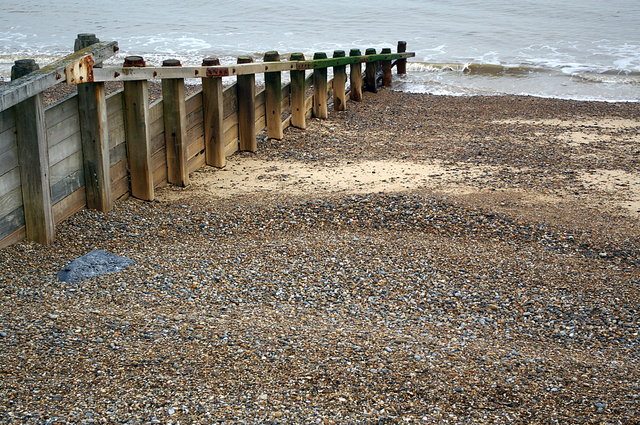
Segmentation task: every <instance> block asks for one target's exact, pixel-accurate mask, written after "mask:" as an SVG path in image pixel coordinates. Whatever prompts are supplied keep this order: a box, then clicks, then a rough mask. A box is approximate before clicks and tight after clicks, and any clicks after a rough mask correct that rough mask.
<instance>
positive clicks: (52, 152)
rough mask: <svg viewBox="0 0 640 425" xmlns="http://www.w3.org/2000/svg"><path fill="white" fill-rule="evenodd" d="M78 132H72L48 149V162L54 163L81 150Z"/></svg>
mask: <svg viewBox="0 0 640 425" xmlns="http://www.w3.org/2000/svg"><path fill="white" fill-rule="evenodd" d="M80 138H81V136H80V133H79V132H78V133H74V134H72V135H71V136H70V137H68V138H66V139H65V140H63V141H62V142H59V143H57V144H56V145H54V146H52V147H51V148H50V149H49V164H51V165H55V164H57V163H58V162H60V161H62V160H63V159H65V158H67V157H69V156H71V155H73V154H74V153H76V152H82V141H81V140H80Z"/></svg>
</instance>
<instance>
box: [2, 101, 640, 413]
mask: <svg viewBox="0 0 640 425" xmlns="http://www.w3.org/2000/svg"><path fill="white" fill-rule="evenodd" d="M639 135H640V106H639V104H638V103H605V102H580V101H569V100H559V99H543V98H535V97H524V96H477V97H447V96H431V95H425V94H408V93H400V92H394V91H390V90H386V89H382V90H380V91H379V93H377V94H372V93H365V98H364V101H363V102H362V103H353V102H351V103H349V104H348V106H347V111H345V112H331V113H330V116H329V119H327V120H316V119H311V120H309V123H308V128H307V129H306V130H304V131H303V130H299V129H294V128H289V129H287V130H286V131H285V137H284V139H283V140H267V139H266V138H265V137H264V134H262V135H260V136H259V143H258V152H257V153H256V154H250V153H237V154H235V155H234V156H232V157H230V158H229V159H228V164H227V166H226V167H225V168H224V169H215V168H211V167H204V168H202V169H200V170H198V171H196V172H194V173H193V174H192V175H191V185H190V186H188V187H186V188H181V187H175V186H167V187H164V188H160V189H158V191H157V199H156V200H155V201H153V202H144V201H140V200H136V199H133V198H129V199H124V200H120V201H119V202H117V203H116V206H115V209H114V210H113V211H112V212H110V213H107V214H104V213H99V212H96V211H90V210H83V211H81V212H79V213H77V214H75V215H74V216H72V217H70V218H68V219H67V220H66V221H64V222H63V223H61V224H59V225H58V227H57V235H58V236H57V239H56V241H55V243H54V244H52V245H50V246H40V245H37V244H34V243H28V242H20V243H17V244H15V245H13V246H10V247H7V248H4V249H1V250H0V264H1V269H2V272H1V273H0V293H1V294H2V295H1V296H0V423H6V424H115V423H122V424H192V423H193V424H258V423H261V424H271V425H276V424H322V425H326V424H372V425H373V424H376V425H382V424H400V423H407V424H466V423H468V424H574V423H575V424H637V423H638V422H639V421H640V367H639V362H640V335H639V325H640V313H639V302H640V224H639V223H640V220H639V219H640V163H639V161H640V136H639ZM95 249H101V250H105V251H109V252H112V253H114V254H116V255H119V256H124V257H127V258H129V259H132V260H134V261H135V262H136V264H134V265H132V266H130V267H129V268H127V269H126V270H124V271H122V272H120V273H112V274H106V275H101V276H97V277H94V278H91V279H85V280H83V281H80V282H77V283H72V282H60V281H58V280H57V279H56V275H57V273H58V272H59V271H60V270H61V269H62V268H63V267H64V266H65V264H67V263H68V262H69V261H71V260H73V259H74V258H77V257H79V256H81V255H84V254H86V253H87V252H90V251H92V250H95Z"/></svg>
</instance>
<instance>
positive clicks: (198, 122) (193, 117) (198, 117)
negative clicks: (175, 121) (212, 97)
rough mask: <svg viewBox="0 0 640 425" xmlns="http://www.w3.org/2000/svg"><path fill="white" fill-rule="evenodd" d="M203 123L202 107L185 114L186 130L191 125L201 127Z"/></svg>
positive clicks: (190, 127) (191, 126)
mask: <svg viewBox="0 0 640 425" xmlns="http://www.w3.org/2000/svg"><path fill="white" fill-rule="evenodd" d="M203 123H204V110H203V108H200V109H197V110H195V111H193V112H191V113H190V114H188V115H187V130H191V129H192V128H193V127H202V128H203V129H204V126H203Z"/></svg>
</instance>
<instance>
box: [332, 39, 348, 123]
mask: <svg viewBox="0 0 640 425" xmlns="http://www.w3.org/2000/svg"><path fill="white" fill-rule="evenodd" d="M333 57H334V58H343V57H345V53H344V50H335V51H334V52H333ZM346 84H347V66H346V65H338V66H334V67H333V109H334V110H335V111H344V110H345V109H346V108H347V95H346V92H345V87H346Z"/></svg>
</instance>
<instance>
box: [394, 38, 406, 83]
mask: <svg viewBox="0 0 640 425" xmlns="http://www.w3.org/2000/svg"><path fill="white" fill-rule="evenodd" d="M406 51H407V42H406V41H398V50H397V52H398V53H404V52H406ZM396 72H397V73H398V74H400V75H403V74H406V73H407V60H406V59H398V60H397V61H396Z"/></svg>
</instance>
